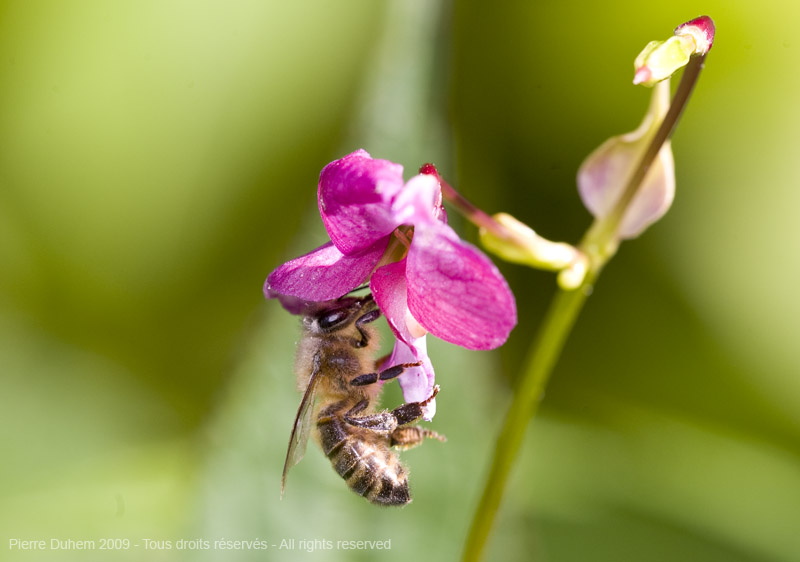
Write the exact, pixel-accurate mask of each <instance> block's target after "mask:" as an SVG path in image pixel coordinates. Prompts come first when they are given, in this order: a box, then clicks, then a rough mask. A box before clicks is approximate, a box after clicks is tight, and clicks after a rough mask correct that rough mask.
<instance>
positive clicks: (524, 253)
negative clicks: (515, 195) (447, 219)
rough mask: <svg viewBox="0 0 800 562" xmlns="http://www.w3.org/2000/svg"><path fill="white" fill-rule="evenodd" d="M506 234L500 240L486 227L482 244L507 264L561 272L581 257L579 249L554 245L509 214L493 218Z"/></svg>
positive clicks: (562, 244) (500, 214) (481, 235)
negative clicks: (507, 262) (511, 263)
mask: <svg viewBox="0 0 800 562" xmlns="http://www.w3.org/2000/svg"><path fill="white" fill-rule="evenodd" d="M492 218H493V219H494V220H495V222H496V223H497V224H498V225H499V226H500V227H501V228H502V229H503V231H505V232H506V233H507V236H506V237H505V238H501V237H500V236H498V235H497V234H496V233H494V232H492V231H490V230H489V229H487V228H481V229H480V239H481V244H483V246H484V247H485V248H486V249H487V250H489V251H490V252H492V253H493V254H496V255H498V256H500V257H501V258H503V259H504V260H506V261H510V262H513V263H521V264H525V265H529V266H531V267H536V268H539V269H548V270H551V271H559V270H561V269H563V268H565V267H567V266H568V265H570V264H571V263H572V262H574V261H575V260H576V258H577V257H578V250H577V249H576V248H575V247H573V246H571V245H569V244H566V243H564V242H551V241H550V240H547V239H546V238H542V237H541V236H539V235H538V234H536V232H534V231H533V230H532V229H531V228H530V227H529V226H528V225H526V224H523V223H521V222H520V221H518V220H517V219H515V218H514V217H512V216H511V215H509V214H506V213H498V214H496V215H494V217H492Z"/></svg>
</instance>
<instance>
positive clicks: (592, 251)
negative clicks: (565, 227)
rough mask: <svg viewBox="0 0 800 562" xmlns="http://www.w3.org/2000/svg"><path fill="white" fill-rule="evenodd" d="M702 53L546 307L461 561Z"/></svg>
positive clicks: (468, 559)
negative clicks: (583, 264)
mask: <svg viewBox="0 0 800 562" xmlns="http://www.w3.org/2000/svg"><path fill="white" fill-rule="evenodd" d="M704 59H705V56H699V57H696V58H693V59H692V60H691V61H690V62H689V64H688V65H687V67H686V68H685V69H684V72H683V76H682V77H681V82H680V84H679V85H678V88H677V90H676V92H675V96H674V97H673V98H672V102H671V105H670V108H669V110H668V112H667V114H666V115H665V116H664V120H663V121H662V123H661V125H660V126H659V129H658V131H657V132H656V134H655V136H654V137H653V140H652V141H651V143H650V145H649V146H648V148H647V150H646V151H645V153H644V155H643V156H642V159H641V160H640V162H639V164H638V166H637V167H636V169H635V171H634V173H633V175H632V176H631V178H630V179H629V180H628V183H627V184H626V187H625V190H624V191H623V195H622V196H621V197H620V200H619V201H618V202H617V204H616V205H615V208H614V210H613V211H612V213H611V214H610V215H609V216H608V217H606V218H605V219H603V220H600V221H595V223H594V224H593V225H592V227H591V228H590V229H589V230H588V231H587V233H586V235H585V236H584V238H583V241H582V242H581V244H580V246H579V249H580V250H581V251H582V252H584V253H585V254H586V255H587V256H589V259H590V265H589V269H588V271H587V273H586V278H585V279H584V281H583V283H582V284H581V286H580V287H578V288H577V289H575V290H564V289H559V290H558V292H557V293H556V296H555V298H554V299H553V302H552V303H551V305H550V308H549V310H548V311H547V315H546V316H545V318H544V321H543V322H542V325H541V328H540V330H539V333H538V334H537V336H536V339H535V340H534V342H533V346H532V348H531V352H530V354H529V355H528V358H527V360H526V368H525V370H524V371H523V373H522V376H521V379H520V382H519V386H518V387H517V389H516V391H515V392H514V395H513V399H512V402H511V406H510V407H509V410H508V413H507V415H506V419H505V421H504V423H503V427H502V429H501V430H500V436H499V437H498V439H497V443H496V445H495V452H494V458H493V460H492V467H491V469H490V472H489V476H488V477H487V479H486V484H485V487H484V490H483V495H482V496H481V500H480V503H479V505H478V508H477V509H476V511H475V516H474V519H473V521H472V526H471V527H470V531H469V535H468V536H467V541H466V543H465V547H464V554H463V560H464V561H465V562H472V561H478V560H480V559H481V557H482V555H483V550H484V548H485V546H486V541H487V539H488V538H489V533H490V531H491V529H492V526H493V523H494V519H495V515H496V514H497V510H498V508H499V507H500V501H501V500H502V498H503V492H504V491H505V487H506V483H507V481H508V475H509V473H510V471H511V467H512V466H513V464H514V461H515V460H516V458H517V455H518V454H519V450H520V448H521V446H522V440H523V438H524V437H525V432H526V430H527V427H528V422H529V421H530V419H531V417H532V416H534V415H535V414H536V412H537V410H538V408H539V404H540V403H541V401H542V398H543V397H544V391H545V387H546V386H547V382H548V380H549V378H550V374H551V373H552V371H553V367H554V366H555V364H556V361H557V360H558V357H559V355H560V354H561V350H562V349H563V347H564V344H565V343H566V341H567V338H568V337H569V334H570V332H571V330H572V326H573V325H574V324H575V321H576V320H577V318H578V314H580V311H581V309H582V308H583V304H584V303H585V302H586V298H587V297H588V295H589V294H591V292H592V288H593V286H594V283H595V282H596V280H597V277H598V276H599V275H600V271H601V270H602V269H603V267H604V266H605V264H606V263H607V261H608V260H609V259H611V257H613V255H614V253H615V252H616V249H617V244H618V238H617V234H616V231H617V228H618V227H619V223H620V221H621V218H622V216H623V214H624V211H625V210H626V209H627V207H628V204H629V203H630V202H631V200H632V199H633V197H634V196H635V195H636V191H637V189H638V188H639V186H640V184H641V183H642V180H643V179H644V178H645V176H646V175H647V171H648V170H649V169H650V166H651V165H652V163H653V161H654V160H655V158H656V156H657V155H658V152H659V150H660V149H661V146H662V145H663V144H664V142H666V141H667V139H669V137H670V136H671V135H672V133H673V131H674V130H675V126H676V125H677V123H678V119H679V118H680V116H681V113H682V112H683V109H684V107H685V106H686V103H687V101H688V100H689V96H690V95H691V93H692V90H693V89H694V85H695V83H696V82H697V78H698V76H699V74H700V71H701V70H702V68H703V61H704Z"/></svg>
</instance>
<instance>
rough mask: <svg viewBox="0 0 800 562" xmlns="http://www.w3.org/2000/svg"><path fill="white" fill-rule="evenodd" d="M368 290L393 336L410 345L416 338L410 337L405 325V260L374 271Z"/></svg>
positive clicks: (406, 306)
mask: <svg viewBox="0 0 800 562" xmlns="http://www.w3.org/2000/svg"><path fill="white" fill-rule="evenodd" d="M369 288H370V291H371V292H372V298H374V299H375V303H376V304H377V305H378V308H379V309H380V311H381V312H382V313H383V315H384V316H385V317H386V321H387V322H388V323H389V327H390V328H391V329H392V332H394V335H395V336H397V338H398V339H399V340H401V341H403V342H405V343H406V344H407V345H412V344H413V341H414V340H415V339H416V338H415V337H414V336H413V335H411V332H410V331H409V329H408V324H407V323H406V314H407V313H408V299H407V298H406V291H407V284H406V260H405V259H403V260H401V261H399V262H393V263H390V264H387V265H384V266H382V267H379V268H378V269H376V270H375V273H373V274H372V279H370V282H369Z"/></svg>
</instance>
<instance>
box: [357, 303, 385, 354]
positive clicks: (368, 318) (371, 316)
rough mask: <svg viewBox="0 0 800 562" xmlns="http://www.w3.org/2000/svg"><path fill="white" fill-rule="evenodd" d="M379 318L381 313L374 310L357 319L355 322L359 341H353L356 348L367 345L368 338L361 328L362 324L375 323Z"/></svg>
mask: <svg viewBox="0 0 800 562" xmlns="http://www.w3.org/2000/svg"><path fill="white" fill-rule="evenodd" d="M380 317H381V311H380V310H378V309H377V308H376V309H375V310H370V311H369V312H367V313H366V314H364V315H363V316H361V317H359V318H358V319H357V320H356V329H357V330H358V333H359V334H361V339H360V340H355V343H354V345H355V346H356V347H365V346H366V345H367V343H369V337H368V336H367V333H366V332H365V331H364V330H363V328H362V326H363V325H364V324H369V323H370V322H375V320H377V319H378V318H380Z"/></svg>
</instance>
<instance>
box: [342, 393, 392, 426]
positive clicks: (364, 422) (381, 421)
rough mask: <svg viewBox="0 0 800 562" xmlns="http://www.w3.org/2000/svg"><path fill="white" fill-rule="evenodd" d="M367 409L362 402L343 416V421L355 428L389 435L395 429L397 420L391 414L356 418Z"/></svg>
mask: <svg viewBox="0 0 800 562" xmlns="http://www.w3.org/2000/svg"><path fill="white" fill-rule="evenodd" d="M366 407H367V401H366V400H362V401H361V402H359V403H358V404H356V405H355V406H353V407H352V408H350V410H349V411H348V412H347V413H346V414H345V415H344V421H345V422H347V423H349V424H350V425H353V426H355V427H363V428H364V429H371V430H372V431H377V432H380V433H389V432H392V431H394V430H395V429H396V428H397V420H396V419H395V417H394V416H393V415H392V413H391V412H381V413H379V414H369V415H366V416H356V415H355V414H358V413H359V412H362V411H364V408H366Z"/></svg>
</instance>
